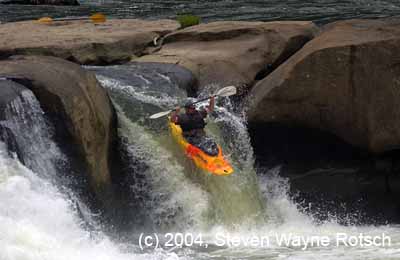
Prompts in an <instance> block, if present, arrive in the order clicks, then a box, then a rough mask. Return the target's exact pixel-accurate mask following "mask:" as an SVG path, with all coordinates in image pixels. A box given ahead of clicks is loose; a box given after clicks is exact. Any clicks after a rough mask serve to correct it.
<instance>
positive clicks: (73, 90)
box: [0, 56, 117, 194]
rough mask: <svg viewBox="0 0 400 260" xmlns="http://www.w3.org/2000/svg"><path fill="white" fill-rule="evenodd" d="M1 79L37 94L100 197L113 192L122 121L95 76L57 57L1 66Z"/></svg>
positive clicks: (13, 60)
mask: <svg viewBox="0 0 400 260" xmlns="http://www.w3.org/2000/svg"><path fill="white" fill-rule="evenodd" d="M0 75H2V76H5V75H6V76H7V77H10V78H13V77H14V79H13V80H14V81H16V82H18V83H19V84H22V85H24V86H25V87H27V88H29V89H31V90H32V92H33V93H34V94H35V96H36V97H37V99H38V100H39V102H40V104H41V106H42V108H43V110H44V111H45V113H46V115H47V116H48V117H50V118H51V119H52V121H53V123H54V125H55V128H56V136H57V139H58V141H59V143H60V142H61V143H62V146H63V147H64V148H66V149H67V150H68V151H72V153H74V154H75V153H78V154H79V155H80V156H81V158H83V161H84V162H85V166H86V168H87V170H86V171H83V172H87V173H88V176H87V178H88V179H89V181H90V183H91V186H92V187H93V188H94V189H95V190H96V192H97V194H102V191H105V190H107V189H108V188H109V186H110V184H111V176H110V171H109V169H110V164H111V161H112V154H110V151H111V150H112V145H113V143H114V142H115V140H116V124H117V122H116V121H117V120H116V114H115V111H114V109H113V107H112V104H111V101H110V99H109V97H108V95H107V92H106V91H105V90H104V89H103V88H102V87H101V86H100V85H99V83H98V82H97V80H96V78H95V76H94V74H93V73H91V72H87V71H85V70H84V69H82V68H81V67H80V66H79V65H76V64H74V63H71V62H67V61H64V60H61V59H58V58H54V57H39V56H15V57H12V58H10V59H9V60H4V61H0ZM0 77H1V76H0Z"/></svg>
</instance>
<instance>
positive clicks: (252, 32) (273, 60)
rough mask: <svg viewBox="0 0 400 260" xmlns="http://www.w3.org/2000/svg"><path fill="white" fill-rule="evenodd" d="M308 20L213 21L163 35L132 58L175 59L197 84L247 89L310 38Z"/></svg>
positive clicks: (173, 60) (314, 29) (171, 61)
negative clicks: (149, 50)
mask: <svg viewBox="0 0 400 260" xmlns="http://www.w3.org/2000/svg"><path fill="white" fill-rule="evenodd" d="M316 31H317V28H316V26H315V25H314V24H313V23H312V22H268V23H265V22H238V21H225V22H212V23H208V24H200V25H197V26H193V27H189V28H186V29H184V30H179V31H176V32H173V33H171V34H168V35H167V36H166V37H165V38H164V39H163V41H162V43H163V45H162V48H161V50H160V51H158V52H156V53H153V54H152V55H147V56H143V57H140V58H138V59H136V60H137V61H152V62H167V63H179V64H180V65H182V66H184V67H186V68H188V69H189V70H191V71H192V72H193V73H194V74H195V75H196V77H197V78H198V80H199V85H200V87H204V86H205V85H208V84H219V85H230V84H233V85H236V86H244V87H247V86H249V85H251V84H252V83H253V81H254V80H255V79H258V78H262V77H264V76H265V75H266V74H268V73H269V72H270V71H271V70H272V69H273V68H275V67H276V66H277V65H279V64H280V63H282V62H283V61H284V60H286V59H287V58H288V57H289V56H291V55H292V54H293V53H295V52H296V51H297V50H298V49H300V48H301V47H302V46H303V45H304V44H305V43H306V42H307V41H309V40H310V39H312V38H313V37H314V33H315V32H316Z"/></svg>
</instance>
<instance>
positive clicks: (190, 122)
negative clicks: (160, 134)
mask: <svg viewBox="0 0 400 260" xmlns="http://www.w3.org/2000/svg"><path fill="white" fill-rule="evenodd" d="M214 104H215V97H211V98H210V103H209V105H208V107H207V108H206V109H201V110H197V109H196V107H195V105H193V104H192V102H187V103H186V104H185V113H184V114H179V112H180V108H177V109H176V110H175V111H174V112H172V114H171V121H172V122H174V123H175V124H177V125H179V126H180V127H181V128H182V134H183V137H185V139H186V140H187V141H188V142H189V143H191V144H193V145H195V146H197V147H199V148H200V149H202V150H203V151H205V152H207V153H209V154H211V155H214V153H215V148H216V144H215V142H214V141H212V140H211V139H210V138H207V137H206V134H205V131H204V127H205V126H206V122H205V120H204V119H205V118H206V117H207V115H208V114H209V113H212V112H213V111H214Z"/></svg>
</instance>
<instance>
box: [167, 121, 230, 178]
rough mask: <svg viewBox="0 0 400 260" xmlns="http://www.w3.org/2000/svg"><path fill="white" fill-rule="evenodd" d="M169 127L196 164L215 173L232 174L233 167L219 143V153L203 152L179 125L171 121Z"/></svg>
mask: <svg viewBox="0 0 400 260" xmlns="http://www.w3.org/2000/svg"><path fill="white" fill-rule="evenodd" d="M169 127H170V129H171V133H172V136H173V138H174V139H175V141H176V142H177V143H178V144H179V146H180V147H181V148H182V149H183V150H184V151H185V153H186V155H187V156H188V157H189V158H190V159H191V160H192V161H193V162H194V164H195V165H196V166H197V167H198V168H200V169H202V170H205V171H207V172H209V173H212V174H214V175H230V174H232V173H233V168H232V166H231V165H230V164H229V162H228V161H226V160H225V158H224V156H223V154H222V149H221V147H220V146H219V145H218V155H216V156H211V155H208V154H206V153H205V152H203V151H202V150H201V149H200V148H198V147H196V146H194V145H192V144H190V143H188V142H187V141H186V139H185V138H184V137H183V135H182V129H181V127H180V126H179V125H176V124H175V123H173V122H171V121H169Z"/></svg>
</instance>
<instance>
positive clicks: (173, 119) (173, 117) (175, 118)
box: [171, 107, 180, 124]
mask: <svg viewBox="0 0 400 260" xmlns="http://www.w3.org/2000/svg"><path fill="white" fill-rule="evenodd" d="M179 111H180V108H179V107H177V108H176V109H175V111H173V112H172V113H171V122H173V123H175V124H177V123H178V118H179V117H178V114H179Z"/></svg>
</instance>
